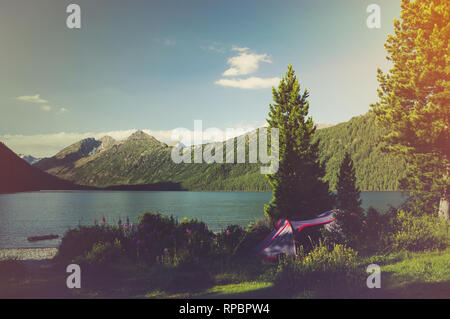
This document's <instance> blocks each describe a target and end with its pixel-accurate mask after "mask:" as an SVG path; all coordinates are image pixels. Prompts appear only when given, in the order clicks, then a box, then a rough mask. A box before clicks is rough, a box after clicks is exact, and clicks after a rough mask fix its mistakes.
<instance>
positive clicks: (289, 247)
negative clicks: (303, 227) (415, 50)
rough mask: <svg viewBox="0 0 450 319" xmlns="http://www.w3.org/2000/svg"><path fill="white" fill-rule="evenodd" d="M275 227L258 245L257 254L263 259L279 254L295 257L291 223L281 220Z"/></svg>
mask: <svg viewBox="0 0 450 319" xmlns="http://www.w3.org/2000/svg"><path fill="white" fill-rule="evenodd" d="M277 225H278V227H277V228H276V229H275V230H274V231H272V232H271V233H270V234H269V236H267V237H266V239H264V240H263V241H262V242H261V243H260V244H259V245H258V248H257V250H258V251H259V254H260V255H261V256H264V257H273V256H277V255H280V254H288V255H296V250H295V241H294V231H293V229H292V226H291V223H290V222H289V221H288V220H287V219H283V220H280V221H279V222H278V223H277Z"/></svg>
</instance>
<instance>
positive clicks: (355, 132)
mask: <svg viewBox="0 0 450 319" xmlns="http://www.w3.org/2000/svg"><path fill="white" fill-rule="evenodd" d="M383 135H384V131H383V130H382V129H380V128H379V127H377V126H376V125H375V117H374V115H373V114H372V113H371V112H369V113H367V114H365V115H361V116H357V117H354V118H352V119H351V120H350V121H348V122H344V123H340V124H338V125H335V126H332V127H326V128H322V129H319V130H317V132H316V135H315V138H316V139H320V160H321V162H323V163H325V165H326V176H325V179H326V180H327V181H329V183H330V187H331V188H332V189H334V188H335V185H336V181H337V174H338V169H339V165H340V162H341V160H342V158H343V156H344V153H345V152H349V153H350V155H351V156H352V158H353V160H354V163H355V170H356V177H357V186H358V187H359V188H360V189H361V190H367V191H385V190H397V189H398V181H399V179H400V178H402V177H403V176H404V175H403V174H404V172H405V164H404V162H403V161H402V160H401V159H400V158H398V157H396V156H394V155H392V154H389V153H384V152H383V151H382V147H383V143H382V136H383ZM256 137H257V134H256V132H255V131H254V132H251V133H249V134H248V136H247V137H246V139H245V143H246V144H248V143H249V141H250V140H252V139H254V138H256ZM234 143H235V144H234V146H235V149H236V148H237V147H238V145H237V144H238V143H239V140H238V139H236V138H235V140H234ZM219 144H221V143H219ZM209 146H211V145H210V144H209V145H208V144H205V145H197V146H190V147H186V146H184V145H180V144H174V145H173V146H168V145H166V144H165V143H162V142H160V141H158V140H157V139H155V138H154V137H152V136H150V135H148V134H146V133H144V132H142V131H136V132H135V133H133V134H132V135H131V136H129V137H128V138H127V139H125V140H122V141H116V140H114V139H113V138H111V137H109V136H105V137H103V138H101V139H99V140H97V139H94V138H88V139H84V140H81V141H79V142H77V143H75V144H73V145H70V146H69V147H67V148H65V149H63V150H61V151H60V152H59V153H57V154H56V155H55V156H53V157H50V158H45V159H42V160H41V161H39V162H37V163H36V164H34V166H35V167H36V168H39V169H40V170H42V171H45V172H46V173H49V174H51V175H54V176H56V177H59V178H61V179H65V180H68V181H71V182H73V183H75V184H80V185H86V186H93V187H101V188H110V189H177V190H181V189H184V190H223V191H265V190H270V185H269V184H268V182H267V180H266V178H265V176H264V175H262V174H261V173H260V166H261V164H259V163H255V164H252V163H248V160H247V161H246V162H247V163H242V164H225V163H224V164H221V163H213V164H207V163H200V164H197V163H196V164H193V163H192V164H190V163H180V164H176V163H174V162H173V161H172V159H171V151H172V148H173V147H177V148H180V149H181V148H184V149H186V148H190V149H191V150H192V149H194V148H198V147H203V148H205V147H209ZM225 156H226V154H224V157H225ZM246 156H247V157H248V152H247V155H246Z"/></svg>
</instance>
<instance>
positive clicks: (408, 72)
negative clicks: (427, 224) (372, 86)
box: [373, 0, 450, 219]
mask: <svg viewBox="0 0 450 319" xmlns="http://www.w3.org/2000/svg"><path fill="white" fill-rule="evenodd" d="M401 7H402V11H401V15H400V18H401V19H400V20H394V31H395V33H394V35H389V36H388V39H387V42H386V44H385V47H386V50H387V53H388V56H387V59H388V60H390V61H391V62H392V65H393V67H392V68H391V69H390V70H389V72H388V73H387V74H384V73H383V72H382V71H381V70H378V82H379V85H380V88H379V90H378V96H379V101H378V102H377V103H376V104H375V105H373V107H374V109H375V112H376V115H377V122H378V123H380V124H382V125H383V126H385V127H386V128H388V130H389V134H388V135H387V136H386V139H387V142H388V143H389V149H390V150H393V151H395V152H398V153H400V154H402V155H404V157H405V159H406V160H407V161H408V174H407V175H408V177H407V178H406V179H405V180H403V182H402V185H403V188H405V189H406V190H409V191H411V194H412V198H413V202H414V204H415V205H414V208H415V211H417V212H420V213H423V212H431V213H438V212H439V215H440V216H442V217H443V218H446V219H449V214H450V213H449V202H450V176H449V170H450V131H449V129H450V107H449V105H450V81H449V79H450V68H449V62H450V54H449V52H450V51H449V49H450V46H449V38H450V37H449V34H450V5H449V1H448V0H415V1H411V0H402V4H401ZM439 198H440V207H439Z"/></svg>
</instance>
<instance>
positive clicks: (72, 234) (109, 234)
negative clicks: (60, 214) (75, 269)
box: [55, 225, 125, 262]
mask: <svg viewBox="0 0 450 319" xmlns="http://www.w3.org/2000/svg"><path fill="white" fill-rule="evenodd" d="M115 240H119V241H120V242H123V241H125V234H124V232H123V230H122V229H120V228H119V227H111V226H105V225H103V226H79V227H78V228H75V229H69V230H68V231H67V232H66V234H65V235H64V237H63V238H62V240H61V244H60V245H59V249H58V254H57V255H56V257H55V258H56V260H57V261H60V262H67V261H73V260H74V259H75V258H77V257H82V256H85V255H86V254H87V252H89V251H90V250H91V249H92V247H93V246H94V245H95V244H96V243H100V242H101V243H114V241H115Z"/></svg>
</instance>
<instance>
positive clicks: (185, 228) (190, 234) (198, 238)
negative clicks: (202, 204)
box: [135, 213, 214, 266]
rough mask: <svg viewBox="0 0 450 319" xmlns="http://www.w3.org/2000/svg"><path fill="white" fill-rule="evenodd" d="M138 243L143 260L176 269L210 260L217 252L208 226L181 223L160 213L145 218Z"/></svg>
mask: <svg viewBox="0 0 450 319" xmlns="http://www.w3.org/2000/svg"><path fill="white" fill-rule="evenodd" d="M135 239H136V242H137V255H138V256H139V257H140V258H144V259H145V260H146V261H148V262H150V263H154V262H160V263H163V264H166V265H172V266H176V265H178V264H180V263H182V262H184V261H187V260H191V261H194V260H195V261H198V259H199V258H205V257H208V256H210V255H211V253H212V251H213V248H214V241H213V239H214V234H213V233H212V232H211V231H209V230H208V227H207V226H206V224H205V223H203V222H199V221H197V220H195V219H193V220H188V219H186V218H185V219H183V220H182V221H181V222H180V223H178V222H177V221H176V220H175V219H174V218H173V217H165V216H162V215H161V214H159V213H156V214H154V213H146V214H144V215H143V216H142V217H141V221H140V223H139V226H138V232H137V234H136V238H135Z"/></svg>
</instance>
